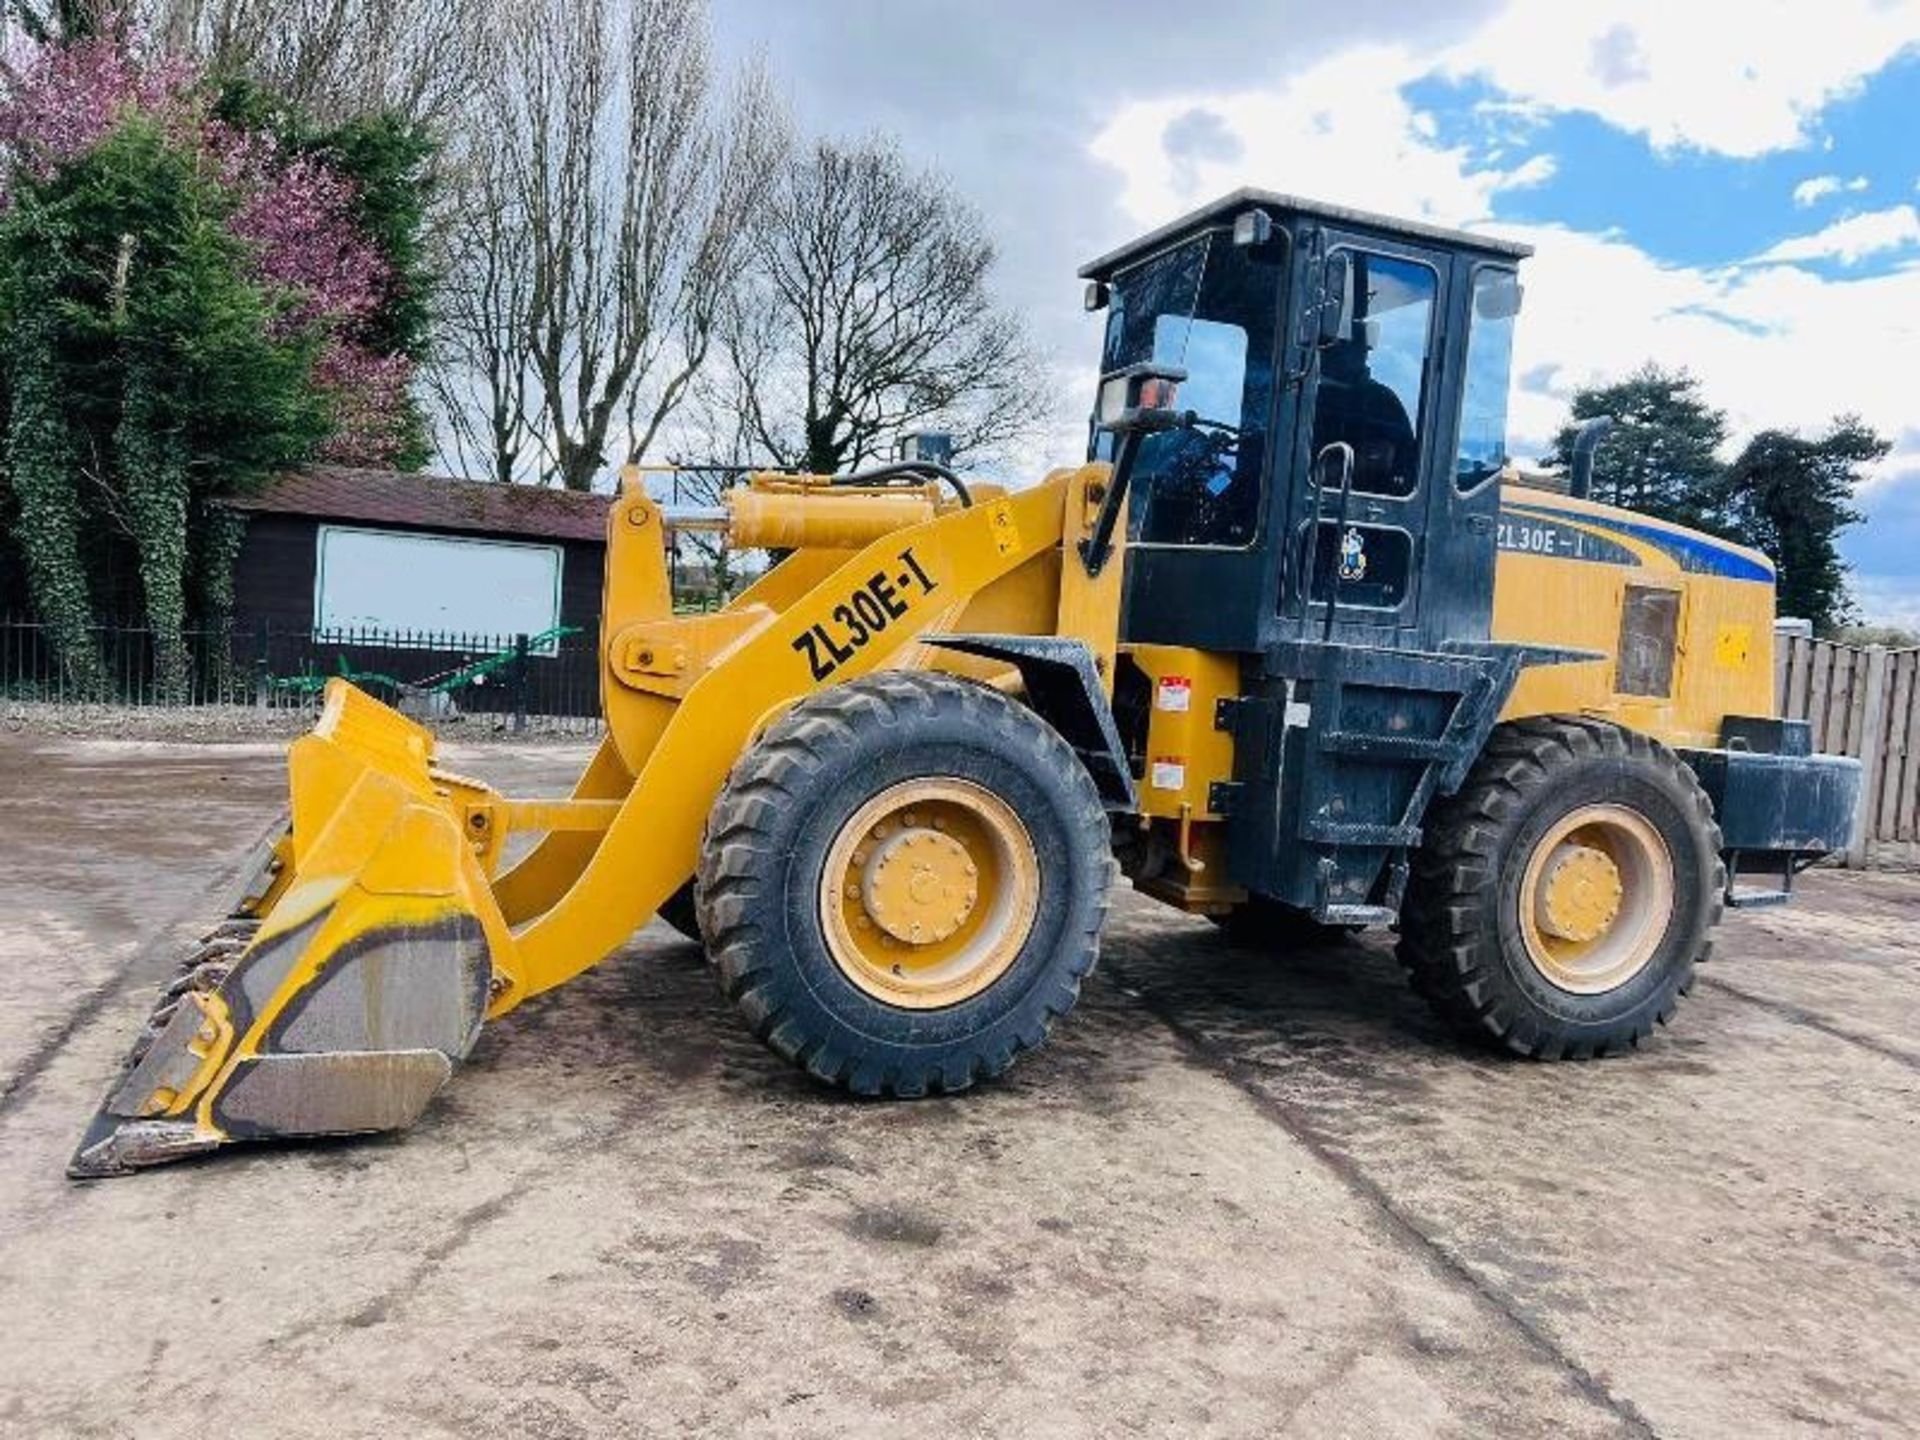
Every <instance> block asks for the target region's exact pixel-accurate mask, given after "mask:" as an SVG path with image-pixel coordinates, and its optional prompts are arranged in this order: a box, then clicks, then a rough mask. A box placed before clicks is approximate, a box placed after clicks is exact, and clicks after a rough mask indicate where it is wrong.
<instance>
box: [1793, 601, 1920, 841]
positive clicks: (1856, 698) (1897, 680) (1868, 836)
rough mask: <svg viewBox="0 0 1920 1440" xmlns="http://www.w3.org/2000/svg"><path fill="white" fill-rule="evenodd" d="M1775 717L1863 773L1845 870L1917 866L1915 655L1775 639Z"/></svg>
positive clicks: (1919, 804)
mask: <svg viewBox="0 0 1920 1440" xmlns="http://www.w3.org/2000/svg"><path fill="white" fill-rule="evenodd" d="M1774 693H1775V695H1776V696H1777V698H1778V700H1779V704H1780V713H1781V714H1782V715H1784V716H1786V717H1787V718H1788V719H1792V720H1806V721H1808V722H1810V723H1811V725H1812V727H1813V748H1814V749H1815V750H1818V751H1821V752H1822V753H1824V754H1828V755H1852V756H1853V757H1855V758H1856V759H1858V760H1859V761H1860V762H1861V763H1862V764H1863V765H1864V766H1865V767H1866V775H1865V786H1864V789H1863V790H1862V799H1861V806H1860V819H1859V822H1858V824H1857V825H1856V827H1855V830H1854V838H1853V844H1852V845H1851V846H1850V847H1849V849H1848V852H1847V860H1848V863H1849V864H1853V865H1861V864H1866V863H1868V862H1869V861H1887V862H1892V863H1903V862H1904V863H1908V864H1911V863H1915V862H1916V861H1920V650H1889V649H1887V648H1886V647H1885V646H1881V645H1868V646H1865V647H1861V646H1857V645H1837V644H1835V643H1834V642H1832V641H1830V640H1809V639H1805V638H1803V637H1800V636H1794V637H1791V638H1789V637H1788V636H1785V635H1782V636H1779V637H1778V638H1777V640H1776V642H1775V646H1774Z"/></svg>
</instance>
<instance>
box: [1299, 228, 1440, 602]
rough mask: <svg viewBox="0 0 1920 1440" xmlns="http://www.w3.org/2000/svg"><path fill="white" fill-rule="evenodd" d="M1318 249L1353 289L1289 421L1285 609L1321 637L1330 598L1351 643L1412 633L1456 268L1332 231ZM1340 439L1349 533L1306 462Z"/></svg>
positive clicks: (1435, 481) (1436, 470) (1329, 492)
mask: <svg viewBox="0 0 1920 1440" xmlns="http://www.w3.org/2000/svg"><path fill="white" fill-rule="evenodd" d="M1322 244H1323V246H1324V252H1325V253H1326V254H1327V255H1329V256H1332V255H1334V254H1336V253H1342V254H1344V256H1345V258H1346V260H1347V271H1346V274H1347V284H1348V287H1349V290H1350V293H1349V294H1347V295H1346V296H1345V301H1346V303H1345V305H1344V307H1343V309H1344V314H1345V317H1346V320H1345V325H1344V327H1343V330H1342V332H1341V333H1339V334H1338V335H1336V336H1334V337H1332V338H1331V339H1329V340H1325V341H1323V342H1322V343H1320V344H1319V346H1318V347H1317V351H1316V353H1315V355H1314V359H1313V362H1312V364H1311V367H1310V373H1309V375H1308V377H1307V379H1306V381H1305V391H1304V393H1303V395H1302V397H1301V405H1300V407H1299V410H1298V412H1297V414H1298V419H1297V422H1296V434H1295V437H1294V447H1295V448H1294V464H1293V465H1292V466H1291V467H1290V473H1291V474H1292V475H1293V476H1294V477H1295V478H1294V481H1293V484H1294V487H1295V493H1294V495H1293V497H1292V503H1291V505H1290V511H1291V517H1292V518H1291V521H1290V525H1289V543H1288V547H1287V556H1286V563H1285V573H1284V574H1283V576H1282V582H1281V586H1280V604H1281V613H1282V614H1283V615H1285V616H1287V617H1289V618H1291V619H1294V620H1296V621H1301V620H1304V621H1308V622H1310V623H1309V624H1308V625H1307V627H1306V628H1307V629H1308V630H1310V631H1311V632H1312V633H1315V634H1317V633H1318V631H1319V626H1320V624H1321V622H1322V621H1323V620H1324V617H1325V612H1326V606H1327V602H1328V600H1329V599H1330V598H1337V603H1338V610H1339V613H1338V616H1337V628H1338V629H1340V630H1343V631H1345V630H1353V629H1356V628H1357V629H1358V630H1359V632H1361V633H1360V634H1356V635H1355V636H1354V637H1353V638H1356V639H1359V638H1363V636H1364V634H1365V632H1367V631H1377V630H1406V629H1411V628H1414V627H1416V626H1417V625H1418V624H1419V619H1420V605H1421V594H1420V592H1421V588H1422V587H1421V583H1420V582H1421V574H1422V570H1423V568H1424V560H1425V557H1426V550H1427V545H1426V541H1427V533H1428V521H1429V517H1430V512H1431V508H1432V505H1433V503H1434V496H1435V495H1436V494H1440V493H1442V492H1443V491H1444V474H1443V472H1444V469H1445V467H1444V466H1443V465H1442V464H1441V463H1440V459H1441V457H1440V454H1439V451H1440V449H1441V445H1440V440H1441V436H1440V431H1441V430H1442V428H1443V422H1444V420H1445V416H1444V415H1443V411H1444V410H1445V407H1444V406H1443V405H1441V404H1440V403H1439V402H1440V395H1441V392H1442V388H1443V387H1442V380H1443V376H1442V364H1441V359H1442V356H1443V354H1444V352H1445V345H1444V317H1445V316H1446V315H1447V314H1448V286H1449V281H1450V275H1451V269H1452V266H1451V264H1450V260H1451V257H1450V256H1448V255H1446V254H1444V253H1441V252H1436V251H1431V250H1426V249H1423V248H1420V247H1418V246H1413V245H1407V244H1402V243H1399V242H1396V241H1389V240H1384V239H1376V238H1372V237H1367V236H1362V235H1358V234H1353V233H1348V232H1343V231H1339V230H1335V229H1329V230H1327V231H1326V232H1325V233H1324V237H1323V240H1322ZM1336 443H1345V444H1347V445H1349V446H1351V447H1352V450H1353V493H1352V499H1351V501H1350V503H1349V507H1348V518H1347V523H1346V524H1345V525H1344V526H1343V525H1341V524H1340V523H1339V520H1338V518H1337V515H1338V510H1339V504H1340V501H1339V495H1338V493H1337V490H1336V489H1335V488H1334V486H1333V485H1332V484H1331V483H1329V484H1326V485H1325V486H1324V493H1323V487H1322V485H1321V484H1320V483H1318V482H1319V479H1320V477H1318V476H1317V475H1316V467H1315V465H1314V461H1315V458H1316V457H1317V456H1319V455H1320V454H1321V452H1323V451H1324V450H1325V449H1326V448H1327V447H1328V446H1329V445H1333V444H1336ZM1443 498H1444V496H1443ZM1316 511H1317V514H1318V518H1317V519H1316ZM1382 638H1384V637H1382Z"/></svg>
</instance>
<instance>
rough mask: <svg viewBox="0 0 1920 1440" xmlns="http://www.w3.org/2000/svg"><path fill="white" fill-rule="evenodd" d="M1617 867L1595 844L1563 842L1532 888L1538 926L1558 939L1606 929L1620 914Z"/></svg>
mask: <svg viewBox="0 0 1920 1440" xmlns="http://www.w3.org/2000/svg"><path fill="white" fill-rule="evenodd" d="M1624 893H1625V892H1624V890H1623V889H1622V887H1621V884H1620V867H1619V866H1618V865H1616V864H1614V862H1613V857H1612V856H1610V855H1608V854H1607V852H1606V851H1604V850H1602V849H1600V848H1599V847H1598V846H1596V845H1580V844H1566V845H1562V846H1561V847H1560V848H1559V850H1558V851H1557V852H1556V853H1555V854H1554V855H1552V856H1551V857H1550V858H1549V859H1548V861H1547V866H1546V873H1545V874H1544V875H1543V876H1541V879H1540V886H1539V889H1538V891H1537V892H1536V894H1537V896H1538V899H1537V907H1538V911H1539V913H1538V915H1537V917H1536V918H1537V920H1538V922H1539V925H1540V928H1541V929H1542V930H1544V931H1546V932H1547V933H1548V934H1549V935H1554V936H1557V937H1559V938H1560V939H1562V940H1578V941H1587V940H1592V939H1595V938H1596V937H1598V936H1600V935H1602V934H1604V933H1606V931H1607V929H1608V928H1609V927H1610V926H1611V925H1612V924H1613V922H1614V920H1615V919H1617V918H1618V917H1619V914H1620V901H1621V897H1622V896H1623V894H1624Z"/></svg>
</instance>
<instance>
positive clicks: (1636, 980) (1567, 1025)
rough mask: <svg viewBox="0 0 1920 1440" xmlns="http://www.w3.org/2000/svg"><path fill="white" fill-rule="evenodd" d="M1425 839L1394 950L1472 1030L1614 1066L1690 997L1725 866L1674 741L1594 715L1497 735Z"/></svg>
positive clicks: (1423, 987)
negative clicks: (1607, 1059) (1609, 1060)
mask: <svg viewBox="0 0 1920 1440" xmlns="http://www.w3.org/2000/svg"><path fill="white" fill-rule="evenodd" d="M1425 828H1426V834H1427V836H1428V839H1427V841H1426V843H1425V844H1424V845H1423V846H1422V847H1421V849H1420V851H1419V852H1418V853H1417V854H1416V855H1415V856H1414V860H1413V867H1412V874H1411V878H1410V881H1409V884H1408V888H1407V896H1406V901H1405V904H1404V905H1403V906H1402V909H1401V917H1400V945H1399V956H1400V961H1401V963H1402V964H1403V965H1404V966H1405V967H1406V969H1407V973H1408V976H1409V978H1410V979H1411V980H1412V982H1413V986H1414V988H1415V989H1416V990H1417V991H1419V992H1420V994H1421V995H1423V996H1424V997H1425V998H1426V999H1427V1001H1428V1003H1429V1004H1431V1005H1432V1006H1433V1008H1434V1009H1435V1010H1436V1011H1437V1012H1438V1013H1439V1014H1440V1016H1441V1017H1442V1018H1443V1019H1445V1020H1447V1021H1448V1022H1449V1023H1451V1024H1452V1025H1453V1026H1454V1027H1455V1028H1456V1029H1458V1030H1460V1031H1461V1032H1463V1033H1464V1034H1467V1035H1470V1036H1475V1037H1478V1038H1480V1039H1482V1040H1486V1041H1490V1042H1492V1043H1494V1044H1496V1045H1500V1046H1503V1047H1505V1048H1506V1049H1508V1050H1510V1051H1513V1052H1514V1053H1516V1054H1520V1055H1525V1056H1529V1057H1532V1058H1535V1059H1541V1060H1557V1059H1586V1058H1589V1057H1592V1056H1599V1055H1607V1054H1611V1053H1615V1052H1618V1051H1622V1050H1626V1049H1631V1048H1633V1047H1635V1046H1637V1045H1639V1043H1640V1042H1641V1041H1642V1040H1644V1039H1646V1037H1647V1036H1649V1035H1650V1034H1652V1033H1653V1027H1654V1026H1655V1025H1660V1024H1665V1023H1666V1022H1667V1020H1668V1018H1669V1017H1670V1016H1671V1015H1672V1014H1673V1012H1674V1010H1675V1008H1676V1007H1677V1006H1678V1005H1679V1002H1680V997H1681V996H1683V995H1685V994H1686V993H1687V991H1688V990H1689V989H1690V988H1691V987H1692V985H1693V969H1694V966H1695V965H1696V964H1698V963H1700V962H1701V961H1703V960H1705V959H1706V958H1707V954H1708V951H1709V950H1710V948H1711V944H1712V942H1711V940H1710V939H1709V933H1710V932H1711V930H1712V928H1713V927H1714V926H1715V925H1717V924H1718V923H1719V921H1720V912H1721V892H1722V890H1723V888H1724V885H1725V871H1724V869H1723V868H1722V865H1721V861H1720V829H1719V826H1718V825H1717V824H1715V822H1714V818H1713V807H1712V804H1711V802H1710V801H1709V800H1708V799H1707V796H1706V792H1705V791H1703V790H1702V789H1701V788H1700V783H1699V781H1698V780H1696V779H1695V778H1694V775H1693V772H1692V771H1691V770H1689V769H1688V768H1687V766H1686V765H1685V764H1683V763H1682V762H1681V761H1680V759H1679V757H1678V756H1676V755H1675V754H1674V753H1673V752H1672V751H1671V750H1669V749H1667V748H1666V746H1664V745H1661V744H1659V743H1658V742H1656V741H1654V740H1651V739H1649V738H1648V737H1646V736H1645V735H1641V734H1639V733H1637V732H1634V731H1631V730H1626V729H1623V728H1622V727H1620V726H1617V725H1610V724H1606V723H1604V722H1602V721H1597V720H1587V719H1580V718H1566V717H1555V718H1540V719H1529V720H1522V721H1519V722H1516V723H1513V724H1509V725H1502V726H1500V727H1498V728H1497V729H1495V731H1494V732H1493V735H1492V737H1491V738H1490V739H1489V740H1488V742H1487V746H1486V749H1485V751H1484V752H1483V753H1482V754H1481V757H1480V759H1479V761H1478V762H1477V763H1476V764H1475V766H1474V768H1473V771H1472V773H1471V774H1470V775H1469V776H1468V778H1467V781H1466V783H1465V784H1464V785H1463V786H1462V787H1461V788H1460V791H1459V793H1458V794H1456V795H1453V796H1451V797H1449V798H1448V799H1446V800H1444V801H1442V802H1440V803H1438V804H1436V805H1435V806H1434V807H1433V808H1432V810H1431V811H1429V813H1428V817H1427V824H1426V827H1425Z"/></svg>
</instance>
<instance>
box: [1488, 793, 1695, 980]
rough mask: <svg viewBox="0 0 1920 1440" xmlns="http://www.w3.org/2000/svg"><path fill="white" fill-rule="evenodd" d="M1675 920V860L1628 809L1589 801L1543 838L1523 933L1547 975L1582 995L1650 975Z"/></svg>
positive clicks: (1528, 888)
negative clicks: (1650, 964)
mask: <svg viewBox="0 0 1920 1440" xmlns="http://www.w3.org/2000/svg"><path fill="white" fill-rule="evenodd" d="M1672 916H1673V856H1672V854H1671V853H1669V851H1668V850H1667V842H1666V841H1665V840H1664V839H1663V838H1662V837H1661V835H1660V832H1659V831H1658V830H1656V829H1655V828H1654V827H1653V823H1652V822H1651V821H1649V820H1648V819H1647V818H1646V816H1644V815H1642V814H1641V813H1640V812H1639V811H1637V810H1631V809H1628V808H1627V807H1626V806H1624V805H1587V806H1583V807H1582V808H1581V809H1578V810H1575V811H1573V812H1571V813H1570V814H1567V815H1563V816H1562V817H1561V818H1560V819H1559V821H1558V822H1556V823H1555V824H1554V826H1553V827H1552V828H1551V829H1549V830H1548V831H1547V833H1546V834H1545V835H1542V836H1541V837H1540V840H1539V843H1538V844H1536V845H1535V846H1534V847H1533V853H1532V855H1530V856H1529V857H1528V860H1527V869H1526V874H1525V876H1524V878H1523V879H1522V881H1521V886H1520V933H1521V935H1522V936H1523V937H1524V939H1525V941H1526V948H1527V958H1528V959H1530V960H1531V961H1532V962H1533V965H1534V968H1535V969H1537V970H1538V971H1539V972H1540V973H1541V975H1543V976H1544V977H1545V978H1546V979H1547V980H1549V981H1551V982H1552V983H1553V984H1554V985H1556V986H1558V987H1559V988H1560V989H1562V990H1566V991H1570V992H1572V993H1573V994H1575V995H1599V994H1602V993H1604V992H1605V991H1608V990H1613V989H1617V988H1618V987H1619V986H1621V985H1624V984H1626V983H1627V981H1629V980H1631V979H1633V977H1634V976H1636V975H1638V974H1639V973H1640V972H1641V971H1642V970H1644V969H1646V967H1647V964H1648V962H1650V961H1651V960H1652V959H1653V957H1654V954H1655V952H1656V951H1658V950H1659V948H1660V942H1661V940H1663V939H1664V938H1665V937H1666V933H1667V924H1668V922H1669V920H1671V919H1672Z"/></svg>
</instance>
